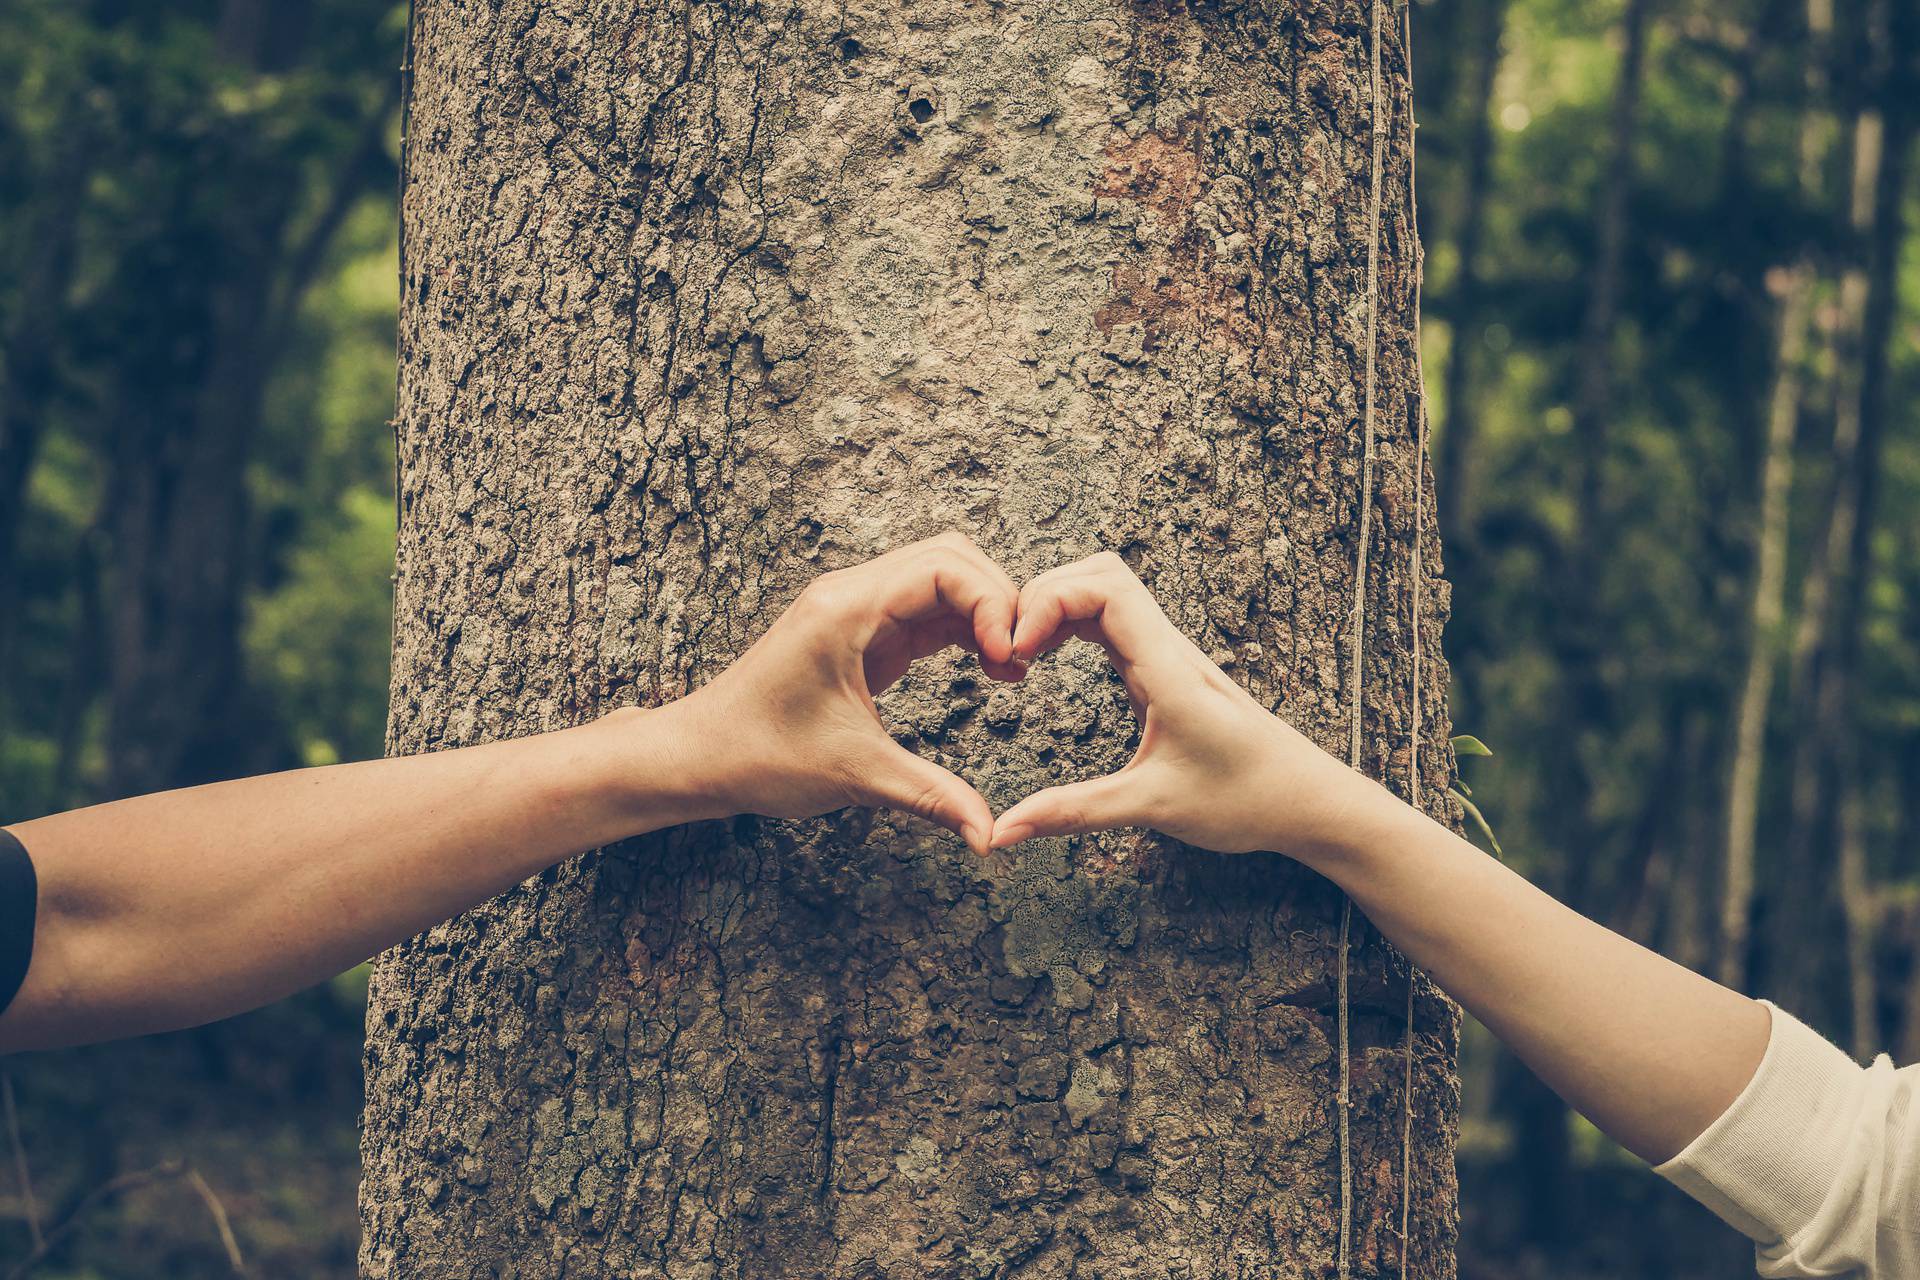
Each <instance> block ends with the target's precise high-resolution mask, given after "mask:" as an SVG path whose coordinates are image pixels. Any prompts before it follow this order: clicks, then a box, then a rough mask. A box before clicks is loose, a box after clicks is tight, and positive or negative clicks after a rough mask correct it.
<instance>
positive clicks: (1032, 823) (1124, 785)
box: [993, 769, 1142, 849]
mask: <svg viewBox="0 0 1920 1280" xmlns="http://www.w3.org/2000/svg"><path fill="white" fill-rule="evenodd" d="M1140 783H1141V778H1140V775H1139V773H1137V772H1135V771H1133V770H1131V769H1122V770H1120V771H1119V772H1118V773H1109V774H1107V775H1105V776H1104V777H1099V778H1089V779H1088V780H1087V781H1085V782H1073V783H1069V784H1067V785H1066V786H1064V787H1048V788H1047V789H1046V790H1045V791H1036V792H1034V793H1033V794H1032V795H1030V796H1028V797H1027V798H1026V799H1025V800H1022V801H1021V802H1020V803H1019V804H1016V805H1015V806H1013V808H1011V809H1009V810H1007V811H1006V812H1005V813H1003V814H1001V815H1000V817H999V820H998V821H996V822H995V823H994V824H993V847H994V848H996V849H1004V848H1006V847H1007V846H1008V845H1015V844H1019V843H1020V842H1021V841H1022V840H1032V839H1035V838H1036V837H1039V836H1068V835H1081V834H1083V833H1085V832H1088V831H1104V830H1106V829H1107V828H1109V827H1132V826H1140V825H1142V823H1141V820H1140V810H1141V804H1140V800H1141V794H1140V793H1141V786H1140Z"/></svg>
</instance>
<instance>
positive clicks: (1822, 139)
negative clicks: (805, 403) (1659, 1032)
mask: <svg viewBox="0 0 1920 1280" xmlns="http://www.w3.org/2000/svg"><path fill="white" fill-rule="evenodd" d="M1415 4H1416V11H1415V14H1414V40H1415V52H1416V70H1415V87H1416V91H1415V96H1416V105H1417V110H1418V113H1419V116H1420V119H1421V125H1422V132H1421V136H1420V146H1419V153H1420V154H1419V160H1420V163H1419V178H1420V197H1421V207H1420V211H1421V214H1422V215H1423V229H1424V233H1425V242H1426V249H1427V255H1428V256H1427V289H1426V334H1425V340H1426V341H1425V351H1426V371H1427V377H1428V381H1429V389H1430V401H1431V404H1432V408H1433V416H1434V422H1435V437H1434V438H1435V474H1436V477H1437V481H1438V485H1439V493H1440V498H1439V501H1440V515H1441V519H1442V522H1443V525H1444V527H1445V531H1446V535H1447V546H1446V559H1447V571H1448V575H1449V577H1450V578H1451V579H1452V581H1453V582H1454V584H1455V590H1454V597H1453V599H1454V610H1455V612H1454V619H1453V622H1452V625H1451V627H1450V628H1449V630H1448V632H1447V634H1446V641H1445V642H1446V650H1447V654H1448V657H1449V658H1450V659H1451V660H1452V663H1453V673H1454V687H1453V695H1452V698H1453V714H1454V717H1455V721H1456V724H1457V726H1458V728H1459V730H1460V731H1462V732H1471V733H1474V734H1477V735H1478V736H1479V737H1481V738H1482V739H1484V740H1485V741H1486V742H1487V743H1488V744H1490V745H1491V746H1492V747H1493V749H1494V751H1495V752H1496V754H1495V755H1494V756H1492V757H1491V758H1487V759H1469V760H1467V761H1466V762H1465V765H1464V769H1465V773H1466V778H1467V781H1468V782H1470V783H1471V784H1472V786H1473V788H1474V793H1473V794H1474V798H1475V800H1476V801H1478V803H1479V804H1480V806H1481V808H1482V810H1483V812H1484V813H1485V815H1486V818H1487V819H1488V821H1489V822H1490V823H1491V824H1492V828H1493V831H1494V832H1495V833H1497V835H1498V837H1499V839H1500V842H1501V844H1502V845H1503V846H1504V856H1506V857H1507V858H1508V859H1510V860H1511V861H1513V862H1514V863H1516V864H1517V865H1519V866H1521V867H1523V868H1524V869H1525V870H1526V871H1527V872H1528V873H1529V874H1530V875H1532V876H1534V877H1535V878H1537V879H1538V880H1539V881H1540V882H1542V883H1543V884H1545V885H1546V886H1548V887H1549V888H1550V889H1552V890H1553V891H1554V892H1556V893H1558V894H1560V895H1561V896H1563V897H1565V898H1567V899H1568V900H1570V901H1571V902H1573V903H1574V904H1575V905H1576V906H1578V907H1579V908H1580V909H1582V910H1584V911H1586V912H1588V913H1590V914H1592V915H1595V916H1597V917H1599V918H1600V919H1602V920H1604V921H1606V922H1608V923H1610V924H1612V925H1613V926H1615V927H1616V928H1619V929H1621V930H1624V931H1625V932H1627V933H1629V934H1631V935H1633V936H1634V937H1636V938H1639V939H1641V940H1642V941H1644V942H1646V943H1648V944H1649V945H1651V946H1654V947H1656V948H1659V949H1661V950H1663V951H1665V952H1667V953H1668V954H1670V955H1673V956H1675V957H1677V958H1679V959H1680V960H1682V961H1684V962H1686V963H1688V964H1691V965H1694V966H1697V967H1700V968H1703V969H1705V970H1706V971H1708V972H1710V973H1713V974H1715V975H1716V976H1719V977H1720V978H1722V979H1723V980H1726V981H1729V982H1731V983H1733V984H1735V985H1737V986H1740V987H1743V988H1745V989H1747V990H1750V991H1753V992H1755V993H1757V994H1764V995H1769V996H1772V997H1774V998H1776V999H1778V1000H1780V1001H1781V1002H1783V1003H1785V1004H1788V1005H1790V1006H1791V1007H1793V1008H1795V1009H1796V1010H1797V1011H1799V1012H1800V1013H1801V1014H1803V1015H1804V1016H1805V1017H1807V1019H1808V1020H1809V1021H1811V1022H1812V1023H1814V1024H1815V1025H1816V1026H1818V1027H1820V1028H1821V1029H1822V1030H1824V1031H1825V1032H1826V1033H1827V1034H1828V1035H1830V1036H1832V1037H1833V1038H1834V1039H1836V1040H1837V1041H1839V1042H1840V1043H1841V1044H1843V1045H1848V1046H1850V1047H1853V1048H1854V1049H1855V1050H1856V1051H1858V1052H1861V1053H1865V1052H1867V1051H1868V1050H1870V1049H1873V1048H1889V1049H1892V1050H1894V1051H1895V1052H1896V1054H1897V1055H1899V1056H1901V1057H1902V1058H1903V1059H1904V1060H1909V1061H1911V1060H1915V1059H1920V973H1916V969H1920V236H1914V235H1909V234H1908V233H1907V231H1908V226H1909V224H1910V223H1912V222H1913V221H1914V219H1915V215H1916V212H1920V211H1916V210H1915V208H1914V205H1915V203H1916V198H1917V197H1916V191H1915V185H1916V184H1915V179H1914V175H1913V164H1912V161H1913V152H1914V140H1913V133H1914V130H1915V127H1916V123H1920V121H1917V120H1916V108H1917V107H1920V75H1917V74H1916V66H1915V64H1916V54H1915V48H1916V32H1915V30H1914V28H1915V26H1916V25H1920V17H1917V16H1916V14H1915V13H1914V11H1913V8H1914V7H1913V6H1912V5H1911V3H1909V2H1908V0H1415ZM405 21H406V18H405V10H404V7H403V6H402V5H397V4H394V3H391V2H390V0H141V2H139V3H134V2H133V0H0V820H4V819H9V818H11V819H18V818H24V817H29V816H33V815H36V814H39V813H42V812H45V811H47V810H51V809H56V808H61V807H66V806H72V805H77V804H82V803H85V802H88V801H93V800H99V799H104V798H108V797H112V796H116V795H120V794H125V793H128V792H134V791H142V790H149V789H153V788H159V787H166V786H173V785H178V784H183V783H191V782H197V781H202V780H205V779H210V778H215V777H221V776H226V775H232V774H238V773H244V772H252V771H258V770H263V769H271V768H279V767H285V766H291V765H300V764H317V763H324V762H329V761H334V760H339V759H347V758H353V757H363V756H370V755H376V754H378V753H379V752H380V750H381V739H382V728H383V725H384V720H385V701H386V663H387V647H388V636H389V625H390V592H389V574H390V571H391V562H392V537H393V493H392V467H393V454H392V439H391V427H390V426H389V416H390V414H391V410H392V399H393V378H394V357H393V349H394V348H393V341H394V338H393V329H394V295H395V274H396V264H395V257H394V241H395V226H394V221H395V211H394V188H395V182H396V172H395V157H396V154H397V140H398V132H399V75H398V64H399V62H400V60H401V56H402V55H401V50H402V47H403V34H404V26H405ZM1489 927H1493V922H1489ZM363 999H364V980H363V979H362V978H360V977H358V976H357V975H354V974H348V975H343V976H342V977H341V978H340V979H338V980H336V981H335V982H334V983H332V984H330V985H328V986H326V987H323V988H319V989H316V990H313V991H309V992H306V993H304V994H302V995H301V996H298V997H296V998H294V999H292V1000H289V1001H286V1002H285V1003H283V1004H281V1005H278V1006H275V1007H273V1008H271V1009H267V1010H265V1011H262V1012H260V1013H258V1014H255V1015H251V1016H249V1017H245V1018H240V1019H235V1020H233V1021H230V1022H227V1023H223V1024H219V1025H216V1026H212V1027H208V1028H204V1029H202V1030H199V1031H194V1032H190V1033H184V1034H181V1035H176V1036H166V1037H155V1038H152V1039H149V1040H143V1041H136V1042H132V1043H127V1044H120V1045H111V1046H106V1047H103V1048H96V1049H91V1050H85V1051H78V1052H70V1053H59V1054H41V1055H27V1056H22V1057H17V1058H14V1059H11V1060H7V1061H5V1062H0V1073H4V1088H0V1104H4V1108H3V1110H4V1116H3V1117H0V1118H4V1121H5V1127H6V1129H7V1132H8V1140H7V1143H6V1146H7V1151H6V1153H5V1155H4V1157H0V1277H6V1276H9V1275H19V1274H24V1270H23V1269H26V1268H30V1269H31V1270H32V1272H33V1273H34V1274H36V1275H41V1276H49V1277H63V1278H67V1280H78V1278H80V1277H113V1278H116V1280H117V1278H119V1277H203V1276H219V1275H226V1274H232V1273H233V1272H234V1270H235V1269H236V1263H243V1264H244V1267H245V1269H246V1271H247V1272H248V1273H249V1274H252V1275H256V1276H273V1277H289V1278H302V1277H333V1276H338V1277H345V1276H349V1275H351V1274H352V1272H353V1266H354V1252H355V1245H356V1236H357V1216H356V1209H355V1203H354V1192H355V1185H356V1180H357V1176H358V1159H357V1145H356V1133H355V1129H356V1122H357V1117H358V1105H359V1042H360V1032H361V1028H360V1020H361V1004H362V1001H363ZM1463 1072H1464V1074H1465V1077H1466V1085H1467V1091H1466V1106H1467V1116H1468V1118H1467V1122H1466V1127H1465V1132H1464V1134H1463V1140H1462V1146H1461V1175H1462V1181H1463V1194H1462V1199H1463V1202H1464V1204H1465V1207H1466V1220H1465V1222H1464V1224H1463V1226H1464V1241H1463V1248H1462V1274H1463V1275H1464V1276H1467V1277H1535V1276H1539V1277H1545V1276H1553V1277H1559V1278H1577V1277H1602V1276H1605V1277H1626V1276H1634V1277H1662V1276H1675V1277H1678V1276H1690V1277H1691V1276H1699V1277H1722V1276H1725V1277H1734V1276H1741V1275H1747V1274H1751V1260H1750V1254H1749V1253H1748V1251H1747V1249H1746V1248H1745V1247H1744V1245H1743V1243H1742V1242H1741V1241H1739V1240H1738V1239H1737V1238H1735V1237H1733V1236H1732V1234H1731V1233H1730V1232H1728V1231H1726V1230H1725V1229H1724V1228H1722V1227H1720V1226H1719V1225H1718V1224H1717V1223H1715V1222H1714V1221H1713V1220H1712V1219H1711V1218H1710V1217H1708V1216H1707V1215H1706V1214H1705V1213H1704V1212H1703V1211H1701V1210H1698V1209H1696V1208H1694V1207H1693V1206H1691V1205H1690V1204H1688V1203H1687V1202H1686V1201H1685V1200H1684V1199H1683V1198H1682V1197H1681V1196H1679V1194H1678V1193H1676V1192H1674V1191H1672V1190H1670V1189H1668V1188H1667V1187H1665V1186H1664V1185H1663V1184H1662V1183H1660V1182H1659V1180H1658V1179H1656V1178H1654V1177H1653V1176H1652V1175H1651V1174H1650V1173H1649V1172H1647V1171H1646V1170H1645V1169H1644V1168H1643V1167H1642V1166H1640V1165H1638V1164H1637V1163H1636V1162H1634V1161H1633V1160H1631V1159H1630V1158H1628V1157H1626V1156H1624V1155H1623V1154H1622V1153H1620V1152H1619V1151H1618V1150H1617V1149H1616V1148H1614V1147H1612V1146H1611V1145H1610V1144H1609V1143H1607V1142H1606V1141H1605V1140H1603V1139H1601V1138H1600V1137H1599V1135H1598V1134H1596V1133H1595V1132H1594V1131H1593V1130H1591V1129H1590V1128H1588V1127H1586V1126H1585V1125H1584V1124H1582V1123H1580V1122H1578V1121H1576V1120H1574V1119H1572V1118H1571V1117H1570V1116H1569V1115H1568V1113H1567V1112H1566V1111H1565V1109H1564V1108H1562V1107H1561V1106H1560V1105H1559V1103H1558V1102H1557V1101H1556V1100H1555V1099H1553V1097H1552V1096H1551V1095H1550V1094H1547V1093H1546V1092H1545V1091H1544V1089H1542V1088H1541V1087H1540V1086H1539V1085H1537V1084H1536V1083H1534V1082H1533V1081H1532V1079H1531V1077H1530V1076H1528V1075H1527V1074H1526V1073H1525V1072H1524V1070H1522V1069H1520V1068H1518V1067H1517V1066H1516V1065H1515V1064H1514V1063H1513V1062H1512V1060H1511V1059H1509V1058H1507V1057H1506V1056H1505V1055H1504V1054H1502V1053H1501V1052H1500V1051H1499V1050H1498V1048H1497V1046H1495V1045H1493V1044H1492V1042H1491V1041H1490V1040H1489V1039H1488V1038H1487V1037H1486V1036H1485V1035H1484V1033H1480V1032H1478V1031H1477V1029H1473V1028H1470V1034H1469V1039H1468V1043H1467V1052H1466V1057H1465V1060H1464V1062H1463ZM229 1229H230V1233H229Z"/></svg>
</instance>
